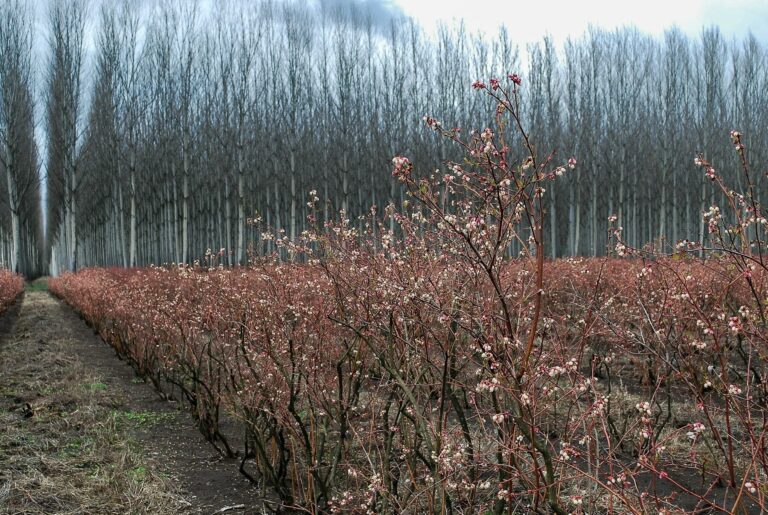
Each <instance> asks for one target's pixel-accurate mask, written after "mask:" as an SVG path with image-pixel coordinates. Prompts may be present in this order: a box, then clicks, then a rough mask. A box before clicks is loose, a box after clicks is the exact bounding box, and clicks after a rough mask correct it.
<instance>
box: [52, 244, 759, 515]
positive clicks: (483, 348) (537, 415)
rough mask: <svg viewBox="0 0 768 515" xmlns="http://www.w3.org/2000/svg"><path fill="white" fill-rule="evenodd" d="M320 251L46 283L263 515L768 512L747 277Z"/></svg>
mask: <svg viewBox="0 0 768 515" xmlns="http://www.w3.org/2000/svg"><path fill="white" fill-rule="evenodd" d="M337 258H338V259H327V260H323V261H315V262H313V264H307V265H293V264H270V265H263V266H255V267H252V268H242V269H224V270H203V269H191V268H149V269H139V270H118V269H91V270H85V271H81V272H79V273H77V274H74V275H72V274H70V275H64V276H62V277H61V278H58V279H55V280H52V281H51V283H50V287H51V289H52V291H53V292H54V293H56V294H57V295H58V296H60V297H62V298H63V299H65V300H66V301H67V302H68V303H70V304H71V305H72V306H73V307H74V308H75V309H76V310H77V311H79V312H80V313H81V314H82V315H83V317H84V318H86V320H87V321H88V322H89V323H91V324H92V325H93V326H94V327H95V328H96V329H97V330H98V331H99V332H100V334H101V335H102V337H103V338H104V339H105V340H106V341H108V342H109V343H110V344H111V345H113V346H114V347H115V349H116V350H117V351H118V352H119V353H120V354H121V355H122V356H124V357H125V358H126V359H128V360H129V361H130V362H131V363H132V364H133V365H134V367H135V368H136V370H137V371H138V373H139V374H141V375H142V376H144V377H146V378H148V379H150V380H152V381H153V382H154V383H155V384H156V386H157V387H158V388H164V389H166V390H168V393H170V389H172V390H173V391H174V392H176V393H177V394H179V392H180V396H181V397H182V398H184V399H186V401H187V402H188V403H189V405H190V407H191V410H192V411H193V413H194V414H195V416H196V417H197V420H198V421H199V425H200V428H201V430H202V432H203V433H204V434H205V436H206V437H207V438H208V439H209V440H210V441H211V442H212V443H213V444H214V445H216V446H217V448H218V449H219V450H220V451H221V452H222V453H225V454H230V455H234V454H237V455H238V456H239V457H240V459H241V463H242V467H241V469H242V471H243V473H244V474H246V475H247V476H248V477H249V478H251V479H252V480H253V481H254V483H258V484H260V485H263V486H265V487H267V488H268V490H269V491H270V492H271V497H270V499H272V500H273V501H274V502H275V503H277V504H279V505H280V506H282V507H283V508H284V509H287V508H288V507H291V506H293V507H296V508H306V509H309V510H310V511H311V512H334V511H336V512H345V513H350V512H360V513H365V512H375V513H403V512H408V513H425V512H434V513H437V512H444V511H448V512H455V513H479V512H482V511H483V510H492V511H495V512H501V511H504V510H507V509H511V510H515V509H520V510H523V509H531V508H536V509H544V506H545V505H546V506H548V507H549V509H552V510H553V511H556V512H568V511H571V512H573V511H578V510H585V511H588V512H594V511H602V510H619V511H621V512H647V511H659V510H662V509H670V510H675V509H683V510H686V511H687V510H694V509H709V508H722V509H725V510H729V511H730V510H733V509H735V508H736V507H737V506H741V507H748V508H753V507H756V506H761V507H765V506H768V503H766V501H765V498H764V496H765V494H766V493H767V492H768V490H767V488H768V482H767V478H768V476H767V472H768V468H767V467H768V453H766V449H765V445H764V442H765V436H766V425H765V419H764V414H765V413H766V401H768V392H767V391H766V387H765V378H766V375H767V374H768V369H767V367H766V361H765V360H766V356H767V355H768V349H767V348H766V329H765V323H764V321H763V320H762V319H761V316H762V313H763V309H762V307H761V305H760V303H761V302H764V299H765V295H764V292H765V291H766V288H765V286H766V285H765V277H764V276H763V275H762V274H760V273H758V272H756V271H755V272H752V271H751V269H747V270H750V273H749V274H748V275H749V281H747V280H746V278H745V274H744V272H743V271H742V270H739V269H738V267H735V266H733V264H732V262H731V261H721V260H718V259H710V260H707V261H706V262H702V261H699V260H696V259H693V258H680V259H661V260H656V261H645V262H644V261H641V260H618V259H608V260H605V259H589V260H561V261H555V262H549V263H547V264H546V266H545V269H544V274H543V277H544V278H545V279H544V283H543V285H542V286H543V288H537V284H536V279H535V277H536V273H535V272H534V270H532V267H531V265H530V263H529V262H528V261H519V262H517V261H515V262H509V263H505V264H504V265H503V266H502V267H501V268H500V269H499V272H498V274H496V275H495V276H494V275H490V276H489V275H487V274H482V273H478V271H477V270H476V269H475V268H473V267H471V266H466V263H464V262H462V260H460V259H455V258H454V257H451V258H449V257H446V255H440V254H437V253H428V252H411V253H400V254H398V255H397V257H396V258H393V253H392V252H381V253H379V254H371V253H363V252H356V251H350V252H348V253H347V254H345V255H344V256H343V259H341V258H340V256H337ZM489 277H498V281H494V280H491V279H489ZM540 289H541V290H543V299H544V301H543V302H542V304H541V312H540V313H538V314H537V313H536V312H535V309H536V308H535V306H536V304H535V303H534V302H532V299H533V298H535V296H536V295H537V294H538V292H539V290H540ZM756 293H757V295H755V294H756ZM537 319H538V321H537V324H536V326H535V329H534V330H533V333H531V329H532V324H533V323H534V320H537ZM530 334H533V336H532V337H529V335H530ZM224 419H226V420H227V421H234V426H235V427H237V428H238V431H242V434H237V435H233V434H232V431H231V430H230V431H225V430H223V429H222V427H223V426H222V420H224ZM232 425H233V424H231V423H227V425H225V426H224V427H229V428H231V427H232ZM225 433H228V434H225ZM233 436H234V438H233Z"/></svg>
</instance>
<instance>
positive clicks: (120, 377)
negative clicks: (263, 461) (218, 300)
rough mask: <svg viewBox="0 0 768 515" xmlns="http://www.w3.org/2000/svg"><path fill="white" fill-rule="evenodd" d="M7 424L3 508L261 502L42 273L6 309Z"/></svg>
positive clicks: (0, 349) (1, 332)
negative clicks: (42, 278) (50, 287)
mask: <svg viewBox="0 0 768 515" xmlns="http://www.w3.org/2000/svg"><path fill="white" fill-rule="evenodd" d="M0 428H3V430H0V513H9V514H10V513H13V514H43V513H45V514H52V513H57V514H75V513H77V514H83V515H88V514H111V513H114V514H118V513H119V514H126V513H136V514H140V513H152V514H165V513H168V514H170V513H190V514H194V513H205V514H210V513H217V512H218V513H261V511H262V510H261V509H260V508H257V506H259V503H258V491H257V490H256V489H254V488H253V487H252V486H250V484H249V483H247V482H246V481H245V479H244V478H243V477H242V476H241V475H240V474H239V472H238V463H237V461H236V460H225V459H221V458H220V457H219V456H218V454H217V453H216V452H215V450H214V449H213V448H212V447H211V446H210V445H209V444H208V443H207V442H205V440H203V438H202V437H201V436H200V433H199V432H198V431H197V429H196V428H195V426H194V423H193V421H192V419H191V417H190V416H189V415H188V414H187V413H185V412H183V411H180V408H179V406H178V405H177V404H176V403H174V402H169V401H166V400H162V399H161V398H160V397H159V396H158V395H157V393H156V392H155V391H154V389H153V388H152V387H151V386H150V385H149V384H146V383H144V382H142V381H141V380H139V379H137V378H136V376H135V374H134V373H133V370H132V369H131V368H130V366H128V365H127V364H126V363H124V362H122V361H120V360H119V359H118V358H117V356H116V355H115V353H114V352H113V351H112V349H111V348H110V347H108V346H107V345H106V344H105V343H104V342H103V341H102V340H101V339H100V338H98V336H96V335H94V333H93V331H92V330H91V329H90V328H89V327H88V326H87V325H86V324H85V323H84V322H83V321H82V320H81V319H80V318H79V317H78V316H77V315H76V314H75V313H74V312H73V311H72V310H71V309H70V308H69V307H67V306H66V305H65V304H64V303H62V302H61V301H59V300H57V299H55V298H54V297H53V296H51V295H50V294H49V293H48V292H47V291H45V288H44V283H40V282H38V283H34V284H32V285H30V287H28V289H27V291H26V293H25V294H24V296H23V298H22V299H20V300H19V301H18V302H17V303H16V304H15V305H14V306H12V307H11V308H10V309H9V310H8V311H7V312H6V313H5V314H4V315H2V318H0Z"/></svg>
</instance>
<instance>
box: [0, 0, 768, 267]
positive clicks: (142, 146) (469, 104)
mask: <svg viewBox="0 0 768 515" xmlns="http://www.w3.org/2000/svg"><path fill="white" fill-rule="evenodd" d="M364 5H365V4H362V3H361V4H357V3H355V2H349V3H347V4H345V3H343V2H341V3H339V2H336V3H333V4H329V3H326V2H320V3H317V4H308V3H305V2H294V1H290V0H286V1H262V2H246V1H241V2H237V1H229V2H218V3H216V5H215V6H214V8H213V9H211V8H210V7H211V6H210V5H209V4H198V3H196V2H191V1H177V2H173V1H167V2H144V3H140V2H133V1H130V0H120V1H116V2H105V3H104V4H103V5H102V6H100V8H99V9H93V8H92V6H91V8H90V9H89V8H88V4H86V3H84V2H81V1H80V0H71V1H66V2H63V1H62V2H52V3H51V5H50V9H49V13H48V20H47V22H48V23H47V30H48V36H49V37H48V41H49V46H48V51H49V52H48V53H49V56H48V59H47V60H45V61H44V62H45V67H46V68H45V70H44V71H43V72H42V73H40V74H39V75H40V77H41V78H42V79H41V80H43V79H44V89H45V93H44V94H43V95H42V96H43V99H44V100H43V101H42V102H43V103H44V109H41V111H42V110H44V112H45V123H44V127H45V131H44V132H45V134H46V138H47V140H46V142H45V143H46V144H45V148H46V155H45V156H44V157H43V158H41V159H40V161H41V162H42V163H43V164H44V165H45V166H44V167H43V168H44V169H45V170H46V171H47V180H46V181H44V184H45V187H46V190H47V202H46V203H45V205H46V209H47V211H46V219H47V231H46V235H45V236H46V237H45V243H43V238H42V236H41V230H40V221H41V215H40V209H39V207H38V206H39V196H40V187H39V181H38V182H36V180H35V178H36V177H37V173H38V169H39V165H38V158H37V151H36V149H35V141H34V122H33V115H32V114H31V113H32V111H33V104H34V102H33V97H34V95H33V94H32V92H33V91H34V88H33V87H32V78H33V77H35V75H34V74H32V73H31V72H30V69H31V67H30V61H31V60H32V59H33V57H32V56H33V50H34V48H33V45H32V44H31V40H32V39H33V35H34V30H33V29H34V27H35V25H34V20H33V19H32V17H31V16H30V15H29V13H28V12H26V11H25V9H24V2H21V1H20V0H17V1H15V2H13V1H9V2H7V3H6V4H5V6H4V9H5V12H4V13H2V16H0V19H4V20H12V21H7V22H0V23H4V24H3V25H2V26H1V27H0V30H2V31H3V32H2V33H1V34H0V44H2V49H0V81H2V85H3V89H2V90H3V104H2V108H3V111H2V113H1V114H0V124H2V125H0V127H2V128H3V132H0V135H2V136H3V137H4V138H5V139H4V146H3V147H2V148H0V154H1V155H2V156H3V161H2V163H0V164H1V165H2V166H3V167H4V171H5V175H6V176H7V177H8V181H6V182H7V189H6V188H5V187H3V188H2V197H0V198H1V199H2V208H3V210H4V212H10V213H11V214H12V216H11V217H9V218H8V219H6V217H5V216H4V217H3V218H2V224H0V245H2V252H3V255H2V257H3V259H4V260H8V262H11V263H16V264H15V265H14V266H18V263H22V264H23V266H22V268H24V267H27V269H29V270H31V269H35V267H39V266H44V264H45V262H46V261H50V262H49V265H50V268H51V270H52V271H53V272H54V273H56V272H59V271H61V270H63V269H70V270H72V269H77V268H79V267H83V266H92V265H118V266H135V265H144V264H149V263H167V262H177V263H179V262H187V263H189V262H192V261H194V260H198V259H202V258H204V256H205V253H206V249H214V251H215V253H218V251H219V249H224V252H223V253H222V254H221V257H220V261H221V263H223V264H237V263H244V262H245V260H246V259H247V255H248V251H249V245H253V244H257V245H256V247H254V248H257V249H258V248H260V246H259V245H258V244H259V241H260V234H261V232H262V231H263V230H264V228H263V227H259V226H257V225H253V224H249V223H248V221H249V220H250V219H254V218H259V219H261V221H262V223H263V225H264V227H270V228H272V229H274V230H276V231H278V233H280V234H282V235H284V236H285V237H288V238H294V237H296V236H297V235H298V234H300V233H301V231H303V230H304V229H305V228H306V227H307V223H308V222H307V215H308V214H310V213H309V212H308V209H309V208H308V207H307V200H308V193H309V191H310V190H316V191H317V196H318V197H319V198H320V202H319V204H318V205H319V212H318V213H317V215H318V218H319V223H321V224H322V223H324V222H325V221H326V220H331V219H333V218H335V217H338V213H339V211H340V210H344V212H345V213H346V214H347V215H348V216H349V217H351V218H353V219H354V218H355V217H357V216H359V215H363V214H366V213H369V212H370V208H371V206H374V205H375V206H377V207H378V210H377V212H378V213H379V215H382V214H383V212H384V209H383V208H384V207H385V206H386V205H388V204H390V203H392V204H394V205H395V206H400V205H401V203H402V201H403V198H404V197H403V191H401V189H400V188H399V186H398V184H397V183H396V182H395V181H394V180H393V179H392V178H391V176H390V172H391V159H392V157H393V156H395V155H406V156H408V157H409V158H410V159H411V160H412V161H413V162H414V163H415V166H416V169H417V170H420V171H422V172H423V173H429V172H430V171H432V170H434V169H435V168H440V167H442V166H444V165H443V163H444V161H445V160H448V159H459V158H460V156H461V154H460V153H459V152H458V150H459V149H458V148H457V147H456V146H455V145H451V144H450V142H446V141H445V140H442V139H440V138H438V137H436V135H435V134H434V133H433V132H432V131H430V130H428V129H426V128H425V126H424V123H423V122H422V117H423V116H424V115H430V116H434V117H436V118H438V119H439V120H441V122H442V123H443V125H444V126H446V127H454V126H455V127H461V128H462V129H463V131H464V134H468V133H469V131H470V129H473V128H477V129H483V128H484V127H486V126H487V125H489V124H490V121H491V119H492V115H493V112H492V109H489V106H490V104H489V103H488V101H487V97H485V96H484V95H482V94H479V93H478V92H477V91H474V90H473V89H472V88H471V84H472V83H473V82H474V81H475V80H477V79H485V80H487V79H489V78H491V77H494V76H498V77H504V76H505V75H506V73H507V72H518V71H519V72H520V74H521V76H522V77H523V83H522V89H521V91H522V95H523V100H522V102H523V113H524V117H525V125H526V127H527V128H528V129H529V131H530V133H531V136H532V139H533V140H534V142H535V143H536V145H537V148H538V149H539V152H540V153H542V154H548V153H549V152H550V151H552V150H554V151H555V152H556V154H555V160H556V162H558V164H561V163H564V162H565V161H566V159H567V158H568V157H570V156H571V155H573V156H576V157H577V158H578V161H579V166H578V167H577V169H576V170H575V171H574V172H569V174H568V175H566V176H565V177H563V178H561V179H560V180H558V181H556V182H554V183H552V184H550V186H549V188H548V189H547V193H546V200H547V211H548V222H547V227H546V233H547V252H548V254H549V255H551V256H566V255H596V254H602V253H604V252H605V251H606V243H607V237H608V232H607V229H608V220H607V219H608V217H609V215H616V216H617V217H618V219H619V224H620V225H622V226H623V228H624V236H625V238H626V239H627V240H628V241H629V243H631V244H634V245H642V244H646V243H649V242H655V243H656V244H659V243H661V242H664V241H667V242H673V241H677V240H680V239H683V238H688V239H697V238H702V237H706V234H705V226H704V224H703V223H702V220H701V213H702V211H703V210H706V209H707V208H708V206H709V205H710V204H711V203H713V202H715V203H716V202H719V201H721V199H719V197H718V196H717V194H716V191H715V189H714V187H713V185H712V184H711V183H709V182H708V181H706V180H705V178H704V177H703V175H702V173H701V170H700V169H697V168H696V167H695V166H694V156H695V155H696V153H697V152H702V153H704V155H705V156H706V157H707V158H708V159H710V160H711V161H712V162H713V163H714V165H715V167H716V168H717V169H718V170H719V171H722V172H723V173H724V175H725V176H726V178H727V179H728V180H731V181H732V182H733V184H734V186H738V185H740V181H742V180H743V176H742V175H741V174H740V173H739V169H738V166H737V165H738V162H737V157H736V155H735V154H734V152H733V150H732V148H731V144H730V139H729V137H728V132H729V130H730V129H738V130H739V131H741V132H742V134H743V135H744V141H745V143H746V145H747V152H748V156H749V158H750V160H751V162H752V165H753V167H754V169H755V170H756V171H763V170H764V169H765V168H766V152H767V151H768V132H766V131H765V130H763V129H764V123H765V122H764V121H765V120H766V119H768V87H766V86H768V67H767V65H768V62H767V61H766V57H767V56H766V47H765V45H763V44H762V43H761V42H760V41H758V40H757V39H756V38H755V37H753V36H747V37H745V38H743V39H741V40H728V39H726V38H725V37H724V36H723V35H722V33H721V32H720V31H719V30H718V29H717V28H704V29H703V30H702V31H701V33H700V34H699V35H698V36H696V37H691V36H687V35H686V34H684V33H683V32H682V31H680V30H678V29H675V28H672V29H669V30H667V31H666V32H665V33H664V34H663V35H662V36H656V37H654V36H651V35H647V34H643V33H641V32H639V31H638V30H636V29H633V28H621V29H616V30H603V29H597V28H592V29H590V30H588V31H587V32H586V33H585V34H583V35H582V36H580V37H578V38H573V39H568V40H566V41H565V42H563V43H562V44H555V42H554V41H553V40H552V39H551V38H544V39H543V40H542V41H541V42H539V43H537V44H532V45H526V46H525V47H524V48H520V47H519V46H518V45H517V44H516V41H515V37H514V33H512V32H509V31H507V30H506V29H502V30H500V31H499V32H498V33H495V34H489V35H482V34H474V33H471V32H469V31H467V30H466V29H465V28H464V27H463V26H461V25H453V26H443V27H440V28H439V29H438V30H437V31H436V32H435V33H434V34H428V33H426V32H425V31H424V30H422V29H421V28H420V27H419V26H418V25H417V24H416V23H415V22H413V21H412V20H409V19H404V18H398V17H393V18H391V19H387V20H382V19H381V18H379V17H374V16H372V15H371V13H370V12H368V11H366V9H365V8H364ZM14 16H15V17H16V18H13V17H14ZM90 36H93V37H92V38H90V39H92V42H90V43H89V41H90V39H89V37H90ZM14 52H15V53H14ZM16 55H18V57H14V56H16ZM9 56H10V57H9ZM14 88H16V89H14ZM7 91H12V92H14V93H12V94H10V95H9V94H8V93H7ZM8 142H11V144H9V143H8ZM520 152H522V149H520ZM521 157H524V156H522V155H521ZM540 157H541V156H540ZM758 175H760V176H762V174H758ZM758 181H759V183H758V188H757V191H758V192H759V194H761V195H763V196H764V193H762V190H763V189H764V185H765V179H764V178H762V177H759V178H758ZM4 185H5V182H4ZM43 245H44V247H43ZM14 260H15V261H14Z"/></svg>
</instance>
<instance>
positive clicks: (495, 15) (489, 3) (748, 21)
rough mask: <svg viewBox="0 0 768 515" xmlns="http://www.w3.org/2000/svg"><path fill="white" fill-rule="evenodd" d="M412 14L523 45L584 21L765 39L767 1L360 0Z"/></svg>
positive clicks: (560, 36)
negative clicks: (502, 32)
mask: <svg viewBox="0 0 768 515" xmlns="http://www.w3.org/2000/svg"><path fill="white" fill-rule="evenodd" d="M362 2H363V3H367V4H369V5H371V6H373V5H376V6H377V7H380V6H386V7H388V8H390V9H392V10H393V11H394V10H397V11H401V12H403V13H404V14H406V15H408V16H412V17H414V18H415V19H417V20H418V21H419V22H420V23H421V24H422V25H423V26H424V27H425V28H426V29H427V30H432V29H433V28H434V27H435V26H436V24H437V23H438V22H441V21H442V22H447V23H451V22H452V21H455V20H459V19H463V20H464V22H465V23H466V25H467V28H469V29H470V30H473V29H474V30H477V29H479V30H482V31H485V32H486V33H488V34H493V33H495V32H496V30H497V28H498V26H499V24H502V23H503V24H505V25H506V26H507V27H508V28H509V29H510V35H511V36H512V39H513V40H515V41H517V42H518V43H520V46H521V47H523V46H524V44H525V43H530V42H534V41H540V40H541V38H542V37H543V36H544V35H545V34H549V35H550V36H552V38H553V39H554V41H555V43H561V42H563V41H564V40H565V39H566V38H567V37H568V36H574V37H578V36H579V35H581V34H582V33H584V32H585V31H586V29H587V28H588V27H589V25H590V24H592V25H596V26H600V27H604V28H616V27H621V26H624V25H635V26H637V27H638V28H639V29H640V30H642V31H643V32H648V33H653V34H657V35H661V34H662V33H663V32H664V30H665V29H666V28H669V27H671V26H673V25H677V26H678V27H680V29H682V30H683V31H684V32H686V33H687V34H689V35H691V36H696V35H698V34H700V32H701V29H702V27H709V26H711V25H718V26H719V27H720V29H721V30H722V32H723V35H724V36H725V37H726V38H727V39H730V38H731V37H736V38H737V39H740V38H741V37H743V36H744V35H746V34H747V32H748V31H750V30H751V31H752V33H753V34H754V35H755V36H756V37H758V39H760V40H762V41H764V42H768V0H719V1H717V0H639V1H638V0H559V1H558V0H535V1H523V0H362Z"/></svg>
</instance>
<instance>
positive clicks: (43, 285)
mask: <svg viewBox="0 0 768 515" xmlns="http://www.w3.org/2000/svg"><path fill="white" fill-rule="evenodd" d="M24 291H27V292H32V291H48V279H47V278H45V277H41V278H40V279H35V280H34V281H29V282H27V283H25V284H24Z"/></svg>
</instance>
